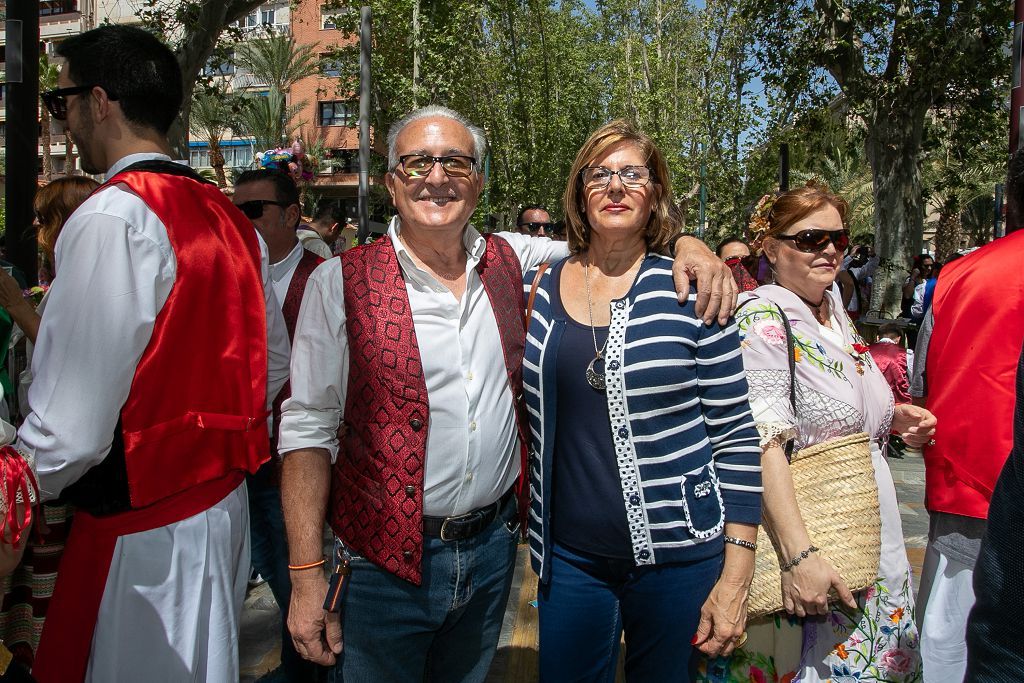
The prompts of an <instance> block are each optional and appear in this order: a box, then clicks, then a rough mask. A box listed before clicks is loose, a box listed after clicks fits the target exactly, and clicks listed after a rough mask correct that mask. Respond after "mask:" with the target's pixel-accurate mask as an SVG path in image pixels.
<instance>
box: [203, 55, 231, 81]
mask: <svg viewBox="0 0 1024 683" xmlns="http://www.w3.org/2000/svg"><path fill="white" fill-rule="evenodd" d="M234 59H235V55H234V54H232V55H231V56H230V57H228V58H227V59H226V60H225V61H223V62H218V61H215V60H214V58H213V57H211V58H210V60H209V61H208V62H206V66H204V67H203V75H204V76H230V75H231V74H233V73H235V62H234Z"/></svg>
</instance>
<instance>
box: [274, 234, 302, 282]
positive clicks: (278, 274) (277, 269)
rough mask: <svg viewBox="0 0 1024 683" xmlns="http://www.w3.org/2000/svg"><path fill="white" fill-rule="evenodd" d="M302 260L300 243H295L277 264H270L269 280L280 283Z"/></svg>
mask: <svg viewBox="0 0 1024 683" xmlns="http://www.w3.org/2000/svg"><path fill="white" fill-rule="evenodd" d="M301 260H302V242H296V243H295V246H294V247H292V250H291V251H290V252H288V255H287V256H285V257H284V258H283V259H281V260H280V261H278V262H277V263H271V264H270V278H271V279H272V280H273V281H274V282H280V281H281V279H282V278H284V277H285V276H286V275H288V273H290V272H291V271H292V270H293V269H294V268H295V266H297V265H298V264H299V261H301Z"/></svg>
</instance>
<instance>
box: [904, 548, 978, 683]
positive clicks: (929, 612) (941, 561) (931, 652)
mask: <svg viewBox="0 0 1024 683" xmlns="http://www.w3.org/2000/svg"><path fill="white" fill-rule="evenodd" d="M973 580H974V563H971V564H970V565H968V564H965V563H964V562H963V560H962V559H959V558H957V557H952V556H950V555H947V554H945V553H943V552H941V551H940V550H939V549H938V548H937V547H936V546H935V544H934V543H929V544H928V549H927V550H926V551H925V556H924V566H923V567H922V571H921V593H920V595H919V596H918V602H917V610H918V613H917V618H918V623H919V625H920V631H921V659H922V662H923V664H924V683H963V680H964V674H965V673H966V672H967V640H966V638H967V616H968V614H970V612H971V608H972V607H974V585H973Z"/></svg>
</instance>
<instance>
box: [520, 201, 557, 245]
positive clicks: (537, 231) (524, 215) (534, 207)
mask: <svg viewBox="0 0 1024 683" xmlns="http://www.w3.org/2000/svg"><path fill="white" fill-rule="evenodd" d="M516 229H517V230H518V231H519V232H520V233H521V234H523V235H534V236H536V237H551V238H552V239H554V237H555V234H554V233H555V232H556V231H555V223H554V221H552V220H551V214H550V213H548V209H547V207H546V206H544V205H543V204H526V205H524V206H523V207H522V208H521V209H519V215H518V216H516Z"/></svg>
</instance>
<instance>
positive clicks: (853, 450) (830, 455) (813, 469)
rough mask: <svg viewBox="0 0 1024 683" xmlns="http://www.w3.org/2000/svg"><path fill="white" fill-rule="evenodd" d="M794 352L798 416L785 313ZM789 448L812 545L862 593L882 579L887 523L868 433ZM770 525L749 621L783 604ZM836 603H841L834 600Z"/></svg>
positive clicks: (760, 545)
mask: <svg viewBox="0 0 1024 683" xmlns="http://www.w3.org/2000/svg"><path fill="white" fill-rule="evenodd" d="M779 313H780V314H781V316H782V322H783V326H784V327H785V328H786V342H787V347H788V352H789V372H790V401H791V403H792V405H793V412H794V414H796V377H795V372H796V366H795V362H794V355H793V332H792V330H791V329H790V326H789V320H787V319H786V314H785V313H784V312H783V311H782V309H781V307H780V309H779ZM792 445H793V444H792V442H790V443H789V444H787V447H786V455H787V456H788V457H789V458H790V473H791V474H792V476H793V488H794V491H795V493H796V501H797V506H798V507H799V508H800V516H801V517H802V518H803V521H804V526H805V527H806V528H807V535H808V536H809V537H810V539H811V544H812V545H814V546H816V547H817V548H819V549H820V550H819V554H820V555H821V556H822V557H823V558H825V559H826V560H828V562H829V563H830V564H831V565H832V566H833V567H835V569H836V571H837V572H838V573H839V576H841V577H842V579H843V581H844V582H845V583H846V585H847V587H848V588H849V589H850V590H851V591H853V592H857V591H860V590H864V589H865V588H867V587H868V586H870V585H872V584H873V583H874V582H875V581H876V580H877V578H878V560H879V553H880V551H881V535H882V520H881V516H880V514H879V511H878V484H877V483H876V481H875V469H874V466H873V465H872V463H871V439H870V437H869V436H868V435H867V434H866V433H864V432H860V433H859V434H851V435H849V436H841V437H836V438H834V439H829V440H828V441H824V442H822V443H820V444H815V445H813V446H808V447H807V448H804V449H802V450H800V451H798V452H797V453H796V454H792ZM766 522H767V521H766V520H765V519H764V518H762V520H761V526H760V528H759V529H758V532H757V552H756V553H755V555H756V557H755V564H754V579H753V582H752V583H751V586H750V597H749V599H748V600H747V617H748V618H750V619H754V618H757V617H761V616H765V615H768V614H772V613H774V612H779V611H781V610H782V609H784V607H783V604H782V571H781V569H780V568H779V565H780V564H781V563H783V562H787V561H789V560H790V559H792V558H789V557H783V556H782V554H781V553H780V552H779V550H778V549H777V547H776V543H775V540H774V538H772V536H771V533H770V531H771V530H770V529H769V528H768V527H767V523H766ZM829 599H830V601H833V600H834V599H837V598H836V596H834V595H830V598H829Z"/></svg>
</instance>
